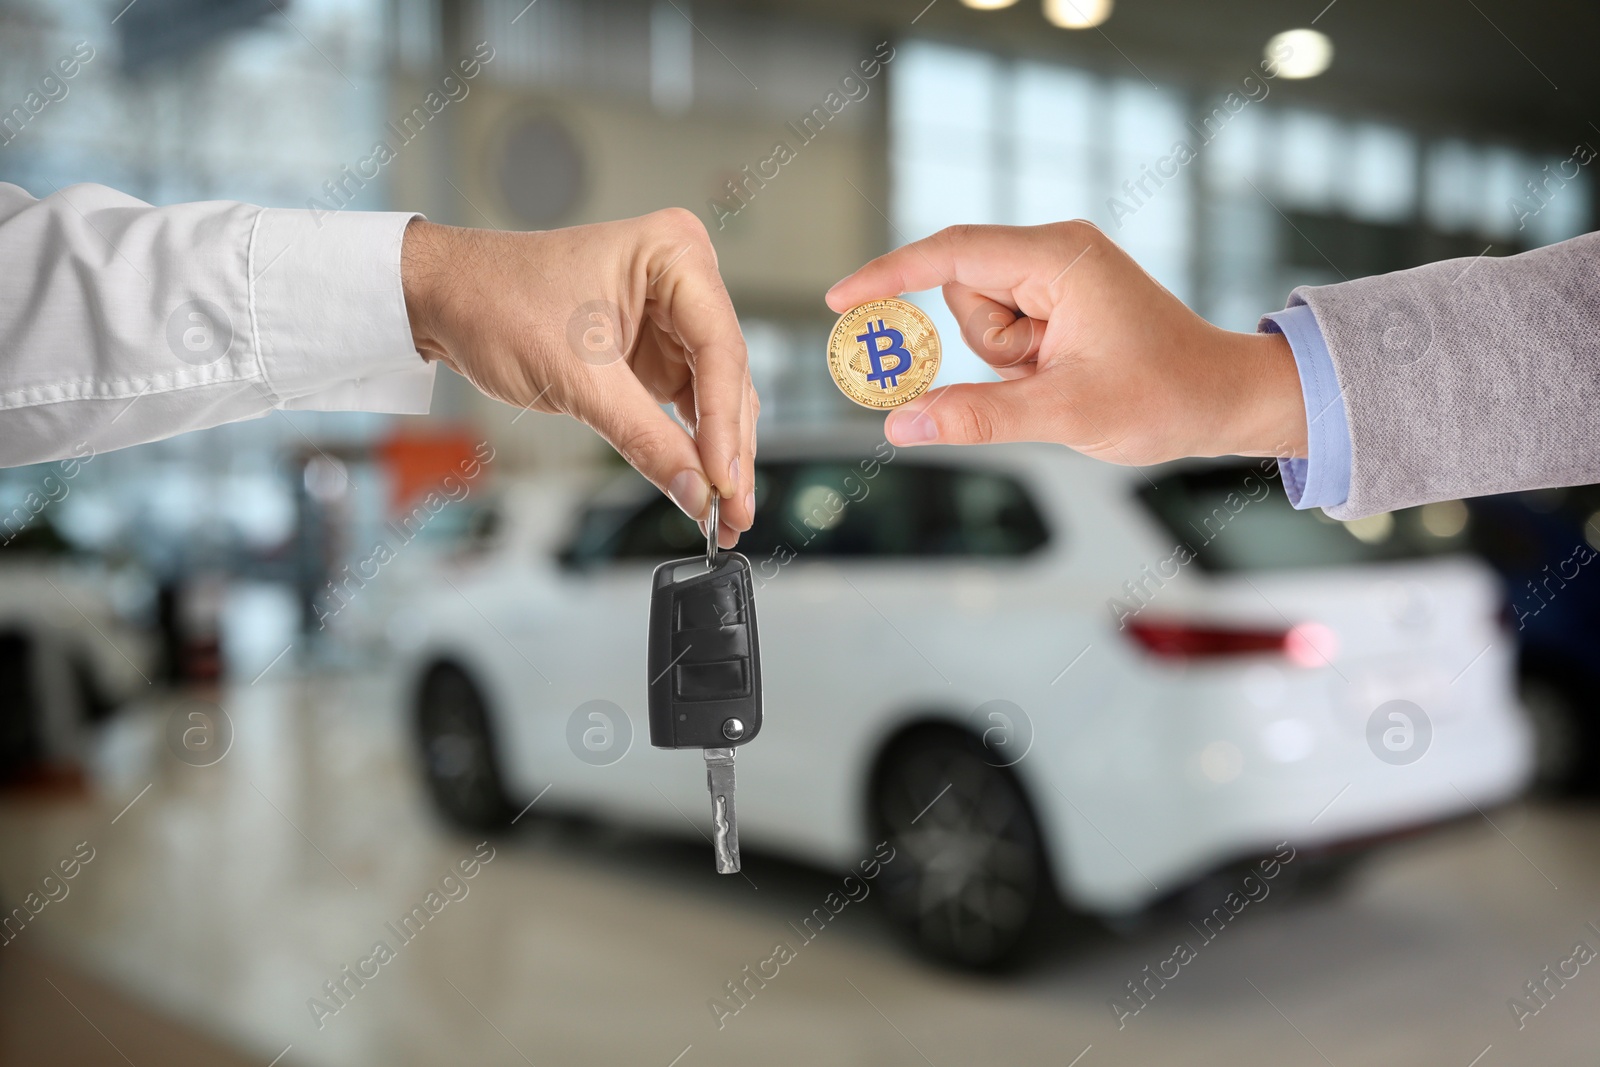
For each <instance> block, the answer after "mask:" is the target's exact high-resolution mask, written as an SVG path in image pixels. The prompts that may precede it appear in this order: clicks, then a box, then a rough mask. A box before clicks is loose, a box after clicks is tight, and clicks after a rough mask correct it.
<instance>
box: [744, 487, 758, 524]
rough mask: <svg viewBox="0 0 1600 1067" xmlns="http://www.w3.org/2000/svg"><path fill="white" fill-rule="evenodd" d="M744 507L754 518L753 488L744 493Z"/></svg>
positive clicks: (754, 497) (754, 498)
mask: <svg viewBox="0 0 1600 1067" xmlns="http://www.w3.org/2000/svg"><path fill="white" fill-rule="evenodd" d="M744 509H745V510H746V511H748V512H749V513H750V517H751V518H755V514H756V493H755V490H754V489H752V490H750V492H748V493H746V494H745V495H744Z"/></svg>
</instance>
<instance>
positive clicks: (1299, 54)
mask: <svg viewBox="0 0 1600 1067" xmlns="http://www.w3.org/2000/svg"><path fill="white" fill-rule="evenodd" d="M1262 55H1263V56H1264V58H1265V59H1266V61H1267V62H1268V63H1275V64H1277V67H1278V73H1279V74H1280V75H1282V76H1283V77H1285V78H1315V77H1316V76H1317V75H1318V74H1321V73H1322V72H1323V71H1325V70H1327V69H1328V64H1330V63H1332V62H1333V42H1332V41H1330V40H1328V35H1327V34H1325V33H1321V32H1319V31H1317V30H1284V31H1283V32H1282V33H1280V34H1278V35H1277V36H1276V37H1274V38H1273V39H1272V40H1270V41H1268V42H1267V48H1266V51H1265V52H1263V53H1262Z"/></svg>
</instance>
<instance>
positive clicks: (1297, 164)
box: [889, 42, 1592, 381]
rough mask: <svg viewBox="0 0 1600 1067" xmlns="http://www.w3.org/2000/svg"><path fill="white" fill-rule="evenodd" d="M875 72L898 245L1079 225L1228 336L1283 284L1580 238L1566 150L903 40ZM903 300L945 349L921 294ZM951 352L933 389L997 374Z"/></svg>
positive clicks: (1244, 89)
mask: <svg viewBox="0 0 1600 1067" xmlns="http://www.w3.org/2000/svg"><path fill="white" fill-rule="evenodd" d="M890 76H891V77H892V78H893V79H895V80H894V92H893V93H891V94H890V114H889V126H890V137H891V145H890V161H889V162H890V180H891V190H892V195H893V208H892V210H891V216H892V219H893V228H892V231H891V238H892V239H893V240H894V241H895V242H896V243H902V242H906V241H912V240H915V239H917V238H919V237H924V236H926V235H928V234H930V233H933V232H934V231H936V230H938V229H940V228H942V227H944V226H948V225H951V224H953V223H958V222H996V223H1010V224H1017V225H1030V224H1035V223H1041V222H1047V221H1053V220H1059V219H1069V218H1086V219H1089V220H1090V221H1092V222H1094V223H1096V224H1098V225H1099V226H1100V227H1101V228H1103V229H1104V230H1105V231H1106V232H1107V233H1108V234H1110V235H1111V236H1112V237H1113V238H1115V239H1116V240H1117V242H1118V243H1120V244H1121V245H1122V246H1123V247H1125V248H1127V249H1128V251H1129V252H1131V253H1132V254H1133V256H1134V257H1135V258H1136V259H1138V260H1139V262H1140V263H1141V264H1142V265H1143V266H1144V267H1145V269H1147V270H1148V271H1150V273H1151V274H1152V275H1154V277H1155V278H1156V279H1157V280H1158V281H1160V282H1161V283H1162V284H1163V285H1165V286H1166V287H1167V288H1169V289H1171V290H1172V291H1173V292H1174V293H1176V294H1177V295H1178V296H1179V297H1180V298H1182V299H1183V300H1185V301H1186V302H1188V303H1190V304H1191V305H1192V306H1194V307H1195V308H1196V309H1197V310H1199V311H1200V312H1201V313H1202V314H1204V315H1205V316H1207V317H1208V318H1210V319H1211V320H1212V321H1214V322H1217V323H1218V324H1220V325H1223V326H1227V327H1229V328H1232V329H1253V328H1254V326H1255V324H1256V321H1257V319H1258V318H1259V317H1260V315H1261V314H1262V313H1263V312H1264V311H1269V310H1274V309H1276V308H1279V307H1282V306H1283V303H1284V300H1285V298H1286V297H1287V296H1288V293H1289V291H1290V289H1292V288H1293V287H1294V286H1296V285H1302V284H1324V283H1328V282H1337V281H1340V280H1342V279H1343V278H1347V277H1349V278H1354V277H1359V276H1362V275H1366V274H1372V273H1381V272H1386V271H1391V270H1398V269H1402V268H1404V267H1408V266H1413V265H1415V264H1417V263H1421V262H1427V261H1431V260H1434V259H1441V258H1447V257H1450V256H1475V255H1478V254H1480V253H1482V252H1484V251H1485V249H1486V248H1487V250H1488V252H1489V254H1491V255H1505V254H1509V253H1515V252H1519V251H1523V250H1525V249H1527V248H1532V247H1537V246H1540V245H1544V244H1549V243H1552V242H1555V241H1561V240H1565V239H1566V238H1568V237H1573V236H1576V235H1577V234H1579V233H1582V232H1584V231H1586V230H1587V229H1588V228H1589V227H1590V226H1591V224H1592V216H1591V212H1592V205H1591V199H1590V181H1589V178H1588V174H1587V168H1586V167H1584V166H1583V165H1582V164H1581V163H1578V162H1575V161H1574V160H1573V159H1572V158H1571V149H1570V148H1569V149H1567V150H1566V151H1561V152H1555V153H1546V154H1542V155H1540V154H1534V153H1529V152H1527V151H1523V150H1520V149H1517V148H1513V147H1511V146H1507V145H1494V144H1483V143H1472V142H1469V141H1464V140H1459V139H1431V138H1429V137H1426V136H1423V135H1419V134H1418V133H1416V132H1414V131H1412V130H1408V129H1405V128H1402V127H1400V126H1397V125H1394V124H1392V123H1386V122H1382V121H1377V120H1375V119H1363V118H1352V117H1344V116H1336V115H1333V114H1328V113H1323V112H1318V111H1312V110H1307V109H1303V108H1291V107H1284V106H1281V105H1280V104H1279V101H1278V98H1277V97H1275V96H1274V95H1273V94H1274V92H1275V91H1276V88H1277V86H1276V85H1275V84H1274V83H1273V82H1271V81H1263V80H1261V79H1259V77H1258V78H1254V79H1250V80H1248V81H1247V80H1246V79H1245V78H1244V77H1243V73H1241V77H1240V80H1239V82H1238V83H1237V84H1220V85H1217V86H1215V87H1214V88H1213V89H1211V90H1210V91H1203V92H1191V91H1186V90H1183V89H1180V88H1177V87H1173V86H1160V85H1155V84H1152V83H1150V82H1148V81H1146V80H1145V79H1144V78H1142V77H1140V76H1138V75H1137V74H1136V73H1135V72H1134V71H1132V70H1131V69H1130V70H1129V71H1128V76H1126V77H1120V76H1104V75H1100V74H1092V73H1088V72H1085V71H1080V70H1075V69H1072V68H1069V67H1066V66H1061V65H1052V64H1043V63H1036V62H1031V61H1022V60H1010V59H1004V58H1000V57H996V56H993V55H989V54H987V53H983V52H979V51H976V50H971V49H963V48H955V47H950V46H947V45H942V44H932V43H927V42H908V43H906V44H905V45H903V46H901V47H900V50H899V56H898V58H897V59H896V60H895V64H894V67H893V69H892V71H891V73H890ZM1230 93H1231V94H1234V95H1233V100H1232V105H1233V106H1231V107H1230V106H1228V103H1227V98H1228V96H1229V94H1230ZM1241 101H1243V103H1242V104H1241ZM1180 145H1181V146H1183V150H1182V151H1179V150H1178V149H1179V146H1180ZM1529 183H1532V186H1530V184H1529ZM917 299H918V301H919V303H921V304H922V306H923V307H924V309H925V310H927V311H928V312H929V313H930V314H931V315H932V316H933V317H934V319H935V321H936V322H937V323H938V325H939V327H940V331H941V333H943V335H944V336H946V337H949V338H955V337H957V336H959V333H958V331H957V325H956V323H955V322H954V320H953V319H952V318H951V317H950V315H949V313H948V312H947V311H946V310H945V308H944V304H943V301H942V300H941V299H940V298H939V295H938V294H937V293H936V292H935V293H927V294H923V295H922V296H920V297H918V298H917ZM947 349H948V350H949V351H948V354H947V356H946V360H947V366H946V369H945V370H944V371H943V372H942V373H941V375H940V380H941V381H958V380H969V381H977V380H985V379H988V378H990V377H992V373H991V372H990V371H989V370H988V368H987V367H985V366H984V365H983V364H982V362H981V361H979V360H978V359H977V357H975V356H972V355H971V354H970V353H968V352H966V351H965V348H964V346H961V345H959V344H955V343H952V344H950V345H948V346H947Z"/></svg>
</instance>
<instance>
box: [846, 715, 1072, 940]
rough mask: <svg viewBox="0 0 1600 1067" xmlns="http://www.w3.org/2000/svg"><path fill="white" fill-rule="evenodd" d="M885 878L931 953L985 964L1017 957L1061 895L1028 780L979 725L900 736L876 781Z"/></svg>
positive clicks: (898, 911)
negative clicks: (998, 753)
mask: <svg viewBox="0 0 1600 1067" xmlns="http://www.w3.org/2000/svg"><path fill="white" fill-rule="evenodd" d="M869 804H870V810H869V824H870V825H871V827H872V830H873V838H872V840H873V841H887V842H888V843H889V845H890V846H892V847H893V848H894V853H893V857H894V858H893V859H892V860H891V861H890V862H888V863H886V864H884V866H883V874H882V876H881V879H880V881H879V894H880V898H881V900H882V904H883V906H884V908H885V909H886V911H887V913H888V915H889V917H890V918H891V920H892V921H893V922H894V924H895V925H896V926H897V927H898V928H899V929H900V930H901V931H902V933H904V934H905V935H906V936H907V937H909V939H910V941H911V943H912V945H913V946H914V947H915V948H917V949H918V950H919V951H920V952H922V953H923V954H925V955H927V956H929V957H931V958H933V959H935V960H937V961H940V962H942V963H947V964H953V965H955V966H958V967H963V968H968V969H975V970H995V969H1002V968H1005V967H1008V966H1011V965H1014V964H1015V963H1017V962H1018V961H1019V960H1020V959H1021V958H1022V956H1023V952H1022V950H1023V949H1024V947H1025V946H1027V945H1028V944H1029V943H1030V941H1031V940H1032V935H1033V933H1034V932H1035V930H1036V929H1037V928H1038V927H1039V926H1040V925H1041V924H1042V922H1043V920H1044V919H1045V917H1046V915H1047V913H1049V912H1050V911H1052V910H1053V909H1054V908H1055V907H1056V906H1057V905H1056V898H1055V893H1054V890H1053V888H1052V882H1051V879H1050V876H1049V872H1048V864H1047V863H1046V858H1045V855H1044V849H1043V846H1042V844H1041V840H1040V835H1039V828H1038V822H1037V820H1036V819H1035V817H1034V814H1033V807H1032V805H1031V804H1030V803H1029V802H1028V798H1027V795H1026V794H1025V792H1024V791H1023V788H1022V783H1021V782H1020V781H1019V780H1018V779H1017V776H1016V775H1015V774H1014V773H1013V772H1012V771H1011V769H1010V768H1009V767H1004V766H999V765H997V764H996V763H995V761H994V757H993V756H992V755H991V754H990V752H989V750H988V749H986V748H985V747H984V745H983V743H982V742H981V741H980V740H979V739H978V738H976V737H973V736H972V735H971V734H969V733H967V732H965V731H963V730H959V729H955V728H946V727H935V728H924V729H920V730H917V731H916V732H914V733H912V734H909V735H906V736H904V737H902V738H901V739H899V740H898V741H896V742H895V743H893V744H892V745H891V746H890V747H889V748H888V749H887V750H886V751H885V753H884V755H883V757H882V758H881V759H880V760H879V763H878V767H877V770H876V772H875V773H874V775H873V777H872V782H871V786H870V800H869Z"/></svg>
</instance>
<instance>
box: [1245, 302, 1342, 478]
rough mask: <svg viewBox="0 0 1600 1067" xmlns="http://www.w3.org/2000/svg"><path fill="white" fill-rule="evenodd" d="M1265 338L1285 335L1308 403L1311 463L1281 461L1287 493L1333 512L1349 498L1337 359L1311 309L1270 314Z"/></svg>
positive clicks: (1263, 322)
mask: <svg viewBox="0 0 1600 1067" xmlns="http://www.w3.org/2000/svg"><path fill="white" fill-rule="evenodd" d="M1257 329H1259V330H1260V331H1261V332H1262V333H1281V334H1282V335H1283V336H1284V337H1285V338H1286V339H1287V340H1288V342H1289V348H1290V349H1291V350H1293V352H1294V365H1295V369H1296V370H1297V371H1299V373H1300V391H1301V393H1302V394H1303V395H1304V396H1305V404H1306V458H1305V459H1280V460H1279V461H1278V470H1279V472H1280V473H1281V474H1282V475H1283V488H1284V491H1285V492H1287V493H1288V494H1289V503H1291V504H1293V505H1294V506H1295V507H1297V508H1301V509H1305V508H1333V507H1338V506H1339V505H1340V504H1343V503H1344V502H1345V499H1346V498H1347V497H1349V495H1350V422H1349V418H1348V417H1347V416H1346V414H1345V410H1344V390H1343V389H1342V388H1340V386H1339V376H1338V374H1337V373H1336V372H1335V371H1334V369H1333V357H1332V356H1330V355H1329V354H1328V344H1327V342H1326V341H1324V340H1323V338H1322V329H1321V327H1319V326H1318V325H1317V318H1316V316H1315V315H1314V314H1313V313H1312V311H1311V309H1310V308H1309V307H1307V306H1306V305H1305V304H1303V303H1294V304H1292V305H1291V306H1290V307H1288V308H1285V309H1284V310H1283V311H1275V312H1272V313H1271V314H1269V315H1265V316H1263V317H1262V319H1261V324H1260V325H1259V326H1258V327H1257Z"/></svg>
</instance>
